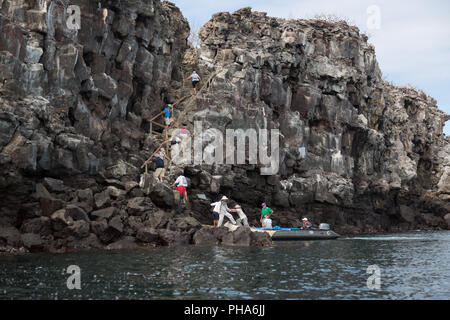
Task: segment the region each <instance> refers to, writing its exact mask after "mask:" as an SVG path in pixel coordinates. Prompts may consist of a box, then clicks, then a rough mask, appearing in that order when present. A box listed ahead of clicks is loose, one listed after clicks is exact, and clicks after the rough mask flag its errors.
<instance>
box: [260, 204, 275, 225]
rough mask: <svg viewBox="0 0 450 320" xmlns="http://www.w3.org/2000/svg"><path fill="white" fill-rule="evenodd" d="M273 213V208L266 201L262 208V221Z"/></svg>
mask: <svg viewBox="0 0 450 320" xmlns="http://www.w3.org/2000/svg"><path fill="white" fill-rule="evenodd" d="M272 214H273V210H272V209H270V208H269V207H268V206H267V204H266V203H263V204H262V210H261V223H263V221H264V220H266V219H269V218H270V217H271V216H272Z"/></svg>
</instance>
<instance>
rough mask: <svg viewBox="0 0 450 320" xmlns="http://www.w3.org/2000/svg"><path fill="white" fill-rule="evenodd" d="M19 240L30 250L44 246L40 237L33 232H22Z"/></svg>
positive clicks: (37, 250)
mask: <svg viewBox="0 0 450 320" xmlns="http://www.w3.org/2000/svg"><path fill="white" fill-rule="evenodd" d="M21 240H22V242H23V246H24V247H25V248H27V249H28V250H30V251H31V252H39V251H42V250H43V248H44V243H43V241H42V239H41V237H40V236H39V235H38V234H35V233H25V234H22V236H21Z"/></svg>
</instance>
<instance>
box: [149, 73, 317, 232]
mask: <svg viewBox="0 0 450 320" xmlns="http://www.w3.org/2000/svg"><path fill="white" fill-rule="evenodd" d="M186 80H191V81H192V87H193V89H194V94H197V85H198V84H199V83H200V81H201V78H200V76H199V75H198V74H197V72H196V71H193V72H192V74H191V75H190V76H189V77H188V78H186ZM163 114H164V123H165V125H166V126H167V127H170V126H171V125H172V124H173V120H172V119H171V117H172V115H173V105H172V104H168V105H167V106H166V107H165V108H164V109H163ZM183 135H190V133H189V131H187V130H186V129H179V130H178V132H177V133H174V134H173V136H172V139H171V143H172V147H173V148H174V147H177V145H180V146H179V148H182V147H183V143H182V141H183V139H181V138H182V136H183ZM179 152H180V150H178V152H175V153H176V154H179ZM166 159H167V160H169V161H170V162H172V161H173V160H172V159H170V158H169V157H168V156H167V155H166V152H165V150H164V149H163V148H162V149H160V150H159V151H158V152H157V153H156V154H155V156H154V158H153V162H155V167H156V170H155V172H154V178H155V179H156V180H157V181H158V182H163V178H164V176H165V173H166V169H165V168H166V166H165V160H166ZM172 186H173V187H174V186H176V191H178V192H179V193H180V196H179V201H178V208H180V207H181V204H182V203H183V202H185V201H187V199H188V196H187V188H188V181H187V179H186V177H185V176H184V175H183V173H182V172H180V173H179V176H178V178H177V179H176V180H175V182H174V183H173V184H172ZM228 201H229V199H228V198H227V197H226V196H223V197H222V199H221V200H220V201H218V202H215V203H212V204H211V206H212V207H214V209H213V219H214V227H217V228H220V227H221V226H222V224H223V221H224V218H225V217H227V218H228V219H229V220H230V221H231V223H232V224H233V225H237V226H245V227H249V223H248V218H247V215H246V214H245V212H244V211H243V210H242V207H241V206H240V205H236V206H235V207H234V209H230V208H229V207H228ZM231 213H237V214H238V216H239V219H237V220H235V219H234V217H233V215H232V214H231ZM273 213H274V211H273V210H272V209H271V208H269V207H268V206H267V204H266V203H263V204H262V209H261V219H260V223H261V225H262V228H263V229H265V230H271V229H273V221H272V219H271V217H272V215H273ZM302 222H303V226H302V227H301V228H302V229H306V230H311V229H312V227H313V226H312V224H311V222H309V220H308V218H303V220H302Z"/></svg>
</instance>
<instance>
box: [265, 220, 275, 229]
mask: <svg viewBox="0 0 450 320" xmlns="http://www.w3.org/2000/svg"><path fill="white" fill-rule="evenodd" d="M263 229H264V230H272V229H273V227H272V219H270V218H266V219H265V220H264V222H263Z"/></svg>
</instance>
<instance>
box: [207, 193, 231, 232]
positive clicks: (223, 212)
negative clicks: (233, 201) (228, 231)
mask: <svg viewBox="0 0 450 320" xmlns="http://www.w3.org/2000/svg"><path fill="white" fill-rule="evenodd" d="M227 202H228V198H227V197H225V196H223V197H222V199H221V200H220V201H219V202H215V203H212V204H211V207H214V211H213V217H214V226H215V227H217V228H220V227H221V226H222V223H223V219H224V217H227V218H228V219H230V221H231V223H232V224H234V225H236V224H237V223H236V221H235V220H234V218H233V216H232V215H231V214H230V212H231V210H230V209H229V208H228V205H227ZM217 218H218V219H217Z"/></svg>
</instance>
